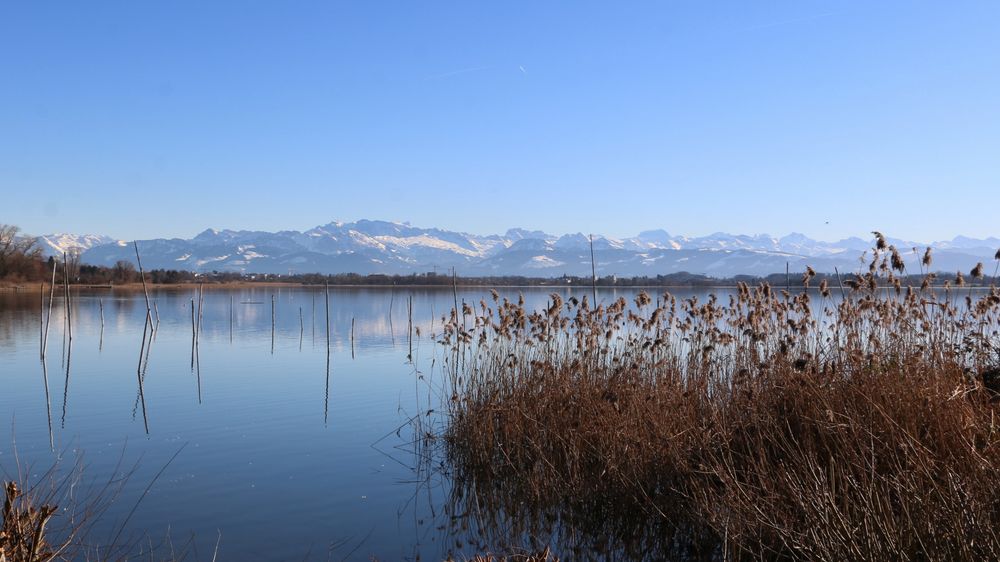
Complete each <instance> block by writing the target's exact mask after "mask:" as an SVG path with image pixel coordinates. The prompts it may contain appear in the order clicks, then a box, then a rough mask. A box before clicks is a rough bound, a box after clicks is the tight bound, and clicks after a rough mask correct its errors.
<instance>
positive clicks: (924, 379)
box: [441, 235, 1000, 560]
mask: <svg viewBox="0 0 1000 562" xmlns="http://www.w3.org/2000/svg"><path fill="white" fill-rule="evenodd" d="M871 258H872V259H871V261H870V262H869V263H868V268H867V271H863V272H860V273H858V274H857V275H855V276H853V277H852V278H851V279H848V280H846V281H845V282H844V286H845V287H837V288H831V287H829V286H828V285H827V284H826V283H825V282H824V283H822V284H821V285H820V286H818V287H816V288H815V289H813V290H808V289H809V284H810V282H811V280H812V278H813V276H814V273H813V272H812V270H807V272H806V273H805V275H804V276H803V279H802V284H803V285H804V286H805V287H806V289H807V290H803V291H797V292H796V294H790V293H789V292H786V291H777V290H775V289H773V288H772V287H770V286H768V285H766V284H764V285H760V286H757V287H750V286H747V285H745V284H744V285H740V286H739V288H738V290H737V291H735V292H734V294H732V295H731V296H730V297H729V298H728V302H720V301H719V299H717V298H716V297H714V296H712V297H709V298H708V300H707V301H705V302H701V301H699V300H698V299H696V298H690V299H685V300H678V299H677V298H675V297H674V296H672V295H670V294H669V293H664V294H663V295H660V296H659V297H658V298H656V300H655V302H654V298H653V297H652V296H649V295H647V294H645V293H641V294H639V295H638V297H637V298H635V301H634V302H632V303H629V302H626V301H625V300H624V299H618V300H617V301H615V302H612V303H610V304H607V305H605V304H600V305H598V306H594V305H593V303H590V302H588V299H587V298H586V297H584V298H583V299H581V300H577V299H576V298H570V299H568V300H567V301H564V300H563V299H562V297H561V296H560V295H558V294H553V295H552V297H551V301H550V303H549V306H548V308H547V309H546V310H543V311H531V310H527V309H526V308H525V306H524V303H523V300H522V301H520V302H510V301H508V300H507V299H501V298H500V297H499V295H498V294H496V293H495V292H494V293H493V298H492V301H491V302H487V301H485V300H484V301H482V302H480V303H479V306H478V307H477V309H476V310H473V309H472V308H471V307H468V306H466V307H463V310H460V311H457V310H453V311H452V313H451V318H450V320H449V321H448V322H447V324H446V325H445V328H444V334H443V336H442V340H441V341H442V343H443V344H445V345H447V346H448V349H449V351H450V356H449V358H448V360H447V363H448V365H447V369H448V372H449V374H450V379H451V381H450V382H451V389H452V393H451V396H450V399H449V408H448V411H449V417H450V423H449V426H448V429H447V430H446V432H445V437H446V449H447V455H448V460H449V464H450V466H451V467H452V470H453V471H454V476H455V486H454V487H453V491H452V494H453V497H452V500H453V504H454V505H453V509H454V510H455V511H456V512H457V513H462V512H465V513H468V514H469V515H470V516H472V517H473V518H475V519H476V523H475V525H474V527H475V529H476V530H475V531H474V532H473V533H472V534H474V535H475V537H476V538H475V540H476V541H480V542H481V543H482V545H490V544H493V545H496V544H498V543H502V542H507V543H519V544H522V545H523V544H524V543H529V544H528V545H527V547H528V548H539V546H540V545H542V544H545V543H547V542H552V541H554V542H555V543H556V544H558V545H559V546H561V547H563V549H564V550H566V551H567V552H559V554H560V556H563V557H568V558H572V559H579V558H587V557H592V558H605V557H615V556H618V557H622V558H635V559H661V558H665V557H676V558H684V559H725V560H740V559H768V560H796V559H808V560H843V559H855V560H859V559H864V560H888V559H893V560H895V559H923V560H945V559H947V560H982V559H1000V533H998V531H997V530H996V528H995V523H996V522H997V521H1000V448H998V446H997V443H998V440H1000V419H997V416H996V409H997V396H998V394H997V393H998V391H1000V345H998V344H1000V336H998V332H997V329H998V326H1000V291H998V290H997V289H990V290H989V291H988V292H985V293H981V294H978V295H977V294H974V293H972V291H971V290H970V289H966V288H964V287H963V286H962V285H963V284H964V279H963V276H962V275H958V276H957V277H956V280H955V283H948V284H946V287H945V288H944V289H943V290H933V289H930V288H929V285H930V282H931V281H932V276H930V275H929V276H928V277H927V278H926V279H925V283H924V286H923V287H921V288H916V287H903V286H902V285H901V283H900V281H899V276H901V275H903V274H905V271H904V269H903V268H904V265H903V263H902V260H901V259H898V252H896V250H895V248H892V247H891V246H888V245H887V244H885V242H884V238H883V237H882V236H881V235H877V241H876V247H875V248H874V249H873V252H872V254H871ZM925 261H926V262H927V263H925V265H926V266H927V267H928V268H929V267H930V256H929V255H928V257H927V259H926V260H925ZM928 270H929V269H928ZM981 270H982V268H981V267H977V269H976V270H973V271H972V272H971V275H972V276H976V275H977V274H978V275H981ZM569 554H571V556H569Z"/></svg>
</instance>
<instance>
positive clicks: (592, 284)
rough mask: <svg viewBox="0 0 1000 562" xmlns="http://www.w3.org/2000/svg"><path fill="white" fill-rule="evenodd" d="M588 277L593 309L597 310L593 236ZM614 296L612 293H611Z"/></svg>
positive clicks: (591, 236) (595, 261) (591, 238)
mask: <svg viewBox="0 0 1000 562" xmlns="http://www.w3.org/2000/svg"><path fill="white" fill-rule="evenodd" d="M590 277H591V287H592V288H593V291H594V308H597V260H596V259H594V235H593V234H591V235H590ZM612 294H614V291H612Z"/></svg>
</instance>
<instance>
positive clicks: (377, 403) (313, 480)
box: [0, 286, 706, 560]
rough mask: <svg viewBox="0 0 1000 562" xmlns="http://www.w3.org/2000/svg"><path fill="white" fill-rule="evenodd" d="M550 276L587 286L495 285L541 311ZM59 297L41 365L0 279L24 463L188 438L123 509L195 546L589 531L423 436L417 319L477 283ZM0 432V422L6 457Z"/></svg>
mask: <svg viewBox="0 0 1000 562" xmlns="http://www.w3.org/2000/svg"><path fill="white" fill-rule="evenodd" d="M553 290H558V291H559V292H560V293H562V294H563V295H564V298H567V299H568V298H569V297H570V296H573V295H576V296H577V297H582V295H584V294H589V293H590V289H589V288H586V289H563V288H560V289H505V290H501V291H500V292H501V294H502V296H503V297H507V298H509V299H511V300H513V301H516V300H517V299H518V296H519V293H523V295H524V298H525V301H526V305H527V306H528V307H530V308H535V309H541V308H543V307H545V306H546V304H547V301H548V300H549V293H550V292H552V291H553ZM678 293H679V294H678V296H680V297H687V296H692V295H698V296H699V298H702V299H704V298H705V297H706V293H705V292H694V291H687V292H684V291H681V292H678ZM632 295H634V292H633V291H606V292H601V293H600V298H601V299H602V300H604V301H606V302H610V301H611V300H614V299H616V298H618V297H619V296H626V297H627V298H631V296H632ZM74 297H75V298H73V299H71V301H70V304H71V307H72V311H69V310H64V308H65V303H64V299H63V298H61V297H60V296H59V295H58V294H57V295H56V297H55V299H53V302H52V303H51V304H52V316H51V320H50V321H49V324H50V325H49V330H50V333H49V335H48V338H49V342H48V344H47V347H48V354H49V357H48V360H47V361H46V360H45V359H43V360H42V361H41V365H39V364H38V363H37V361H38V359H39V346H40V345H46V344H44V343H41V344H40V341H39V340H40V338H44V329H43V328H41V326H43V320H44V318H43V316H44V315H43V311H42V305H41V300H40V298H39V295H38V294H37V293H35V294H17V295H15V294H8V293H3V294H0V379H2V385H3V392H0V417H4V418H6V419H8V420H10V419H12V418H13V417H14V414H15V412H16V416H17V428H16V429H17V442H18V445H19V448H21V449H22V450H23V451H24V454H25V456H26V457H30V458H32V459H33V460H34V461H35V462H37V463H40V464H42V463H44V461H46V460H47V459H50V458H51V456H52V454H53V453H52V451H54V450H59V449H60V448H62V447H66V446H69V445H70V444H72V446H73V447H74V448H76V449H79V450H81V451H84V452H86V454H88V455H89V456H88V462H89V464H88V470H91V471H93V472H94V475H95V477H101V476H103V474H104V473H110V472H112V471H113V470H114V460H116V459H117V458H118V457H117V456H116V455H115V454H111V451H116V452H117V451H120V450H121V448H122V447H123V446H124V443H125V442H126V441H128V448H129V449H130V451H132V452H133V453H134V454H135V455H136V456H139V455H143V456H144V458H146V459H148V460H147V461H145V462H146V463H147V464H146V465H145V466H143V467H141V469H140V473H139V474H138V475H137V477H136V478H135V486H137V487H138V486H140V485H144V484H145V483H148V481H149V480H148V479H147V480H145V481H143V478H142V476H143V475H145V476H147V477H149V478H152V476H153V475H155V473H156V471H157V470H159V469H160V468H161V467H162V466H163V464H164V463H165V462H166V461H167V459H168V458H169V456H170V455H171V454H172V453H173V452H174V451H176V450H177V448H178V447H179V446H180V444H182V443H187V442H189V443H190V445H189V446H188V447H187V448H186V449H185V450H184V452H183V454H182V455H180V456H178V457H177V459H176V460H175V461H174V464H173V465H171V467H170V470H169V471H168V472H167V473H165V476H164V479H162V480H160V481H158V482H157V486H156V487H155V488H153V489H152V490H151V492H150V496H149V497H148V498H147V499H146V500H144V504H143V508H142V509H141V510H139V511H137V512H136V514H135V516H134V518H133V520H132V521H131V523H130V524H132V525H135V527H136V528H139V529H150V530H152V531H153V532H158V531H160V530H162V529H166V528H167V527H168V526H173V528H175V529H177V528H179V529H181V530H182V532H183V533H188V532H190V533H193V534H194V536H195V537H196V541H197V542H198V543H199V544H197V547H198V549H199V550H203V551H211V549H212V548H213V547H214V544H215V541H216V536H217V530H219V529H221V530H222V536H223V539H222V548H221V554H222V555H224V557H225V558H228V559H289V558H303V557H304V556H305V553H306V552H307V551H308V550H309V549H310V545H329V544H330V543H331V542H337V541H344V543H345V544H349V545H350V547H349V548H347V549H346V550H347V551H350V550H351V549H353V548H355V547H358V548H357V550H356V552H354V553H353V554H350V555H348V554H347V552H345V551H341V552H340V554H339V555H335V556H334V558H335V559H339V558H343V557H344V556H347V558H348V559H356V560H368V559H369V557H370V556H371V555H377V556H378V557H379V558H380V559H384V560H392V559H402V558H406V557H410V558H412V557H414V556H415V554H417V553H419V554H420V555H421V557H422V558H424V559H439V558H442V557H443V555H446V554H447V553H448V552H458V553H462V552H465V553H468V552H471V549H472V548H473V547H474V546H476V545H478V544H481V543H489V544H493V545H501V543H502V542H504V540H510V539H509V537H511V536H520V535H518V533H522V532H523V533H522V534H527V535H529V536H533V537H536V538H537V539H538V543H539V544H541V542H543V541H544V540H546V539H547V538H550V537H554V538H552V539H551V540H557V541H559V542H560V544H572V541H574V540H577V541H582V542H580V545H581V547H580V548H596V546H597V545H594V544H588V543H586V541H584V540H583V539H582V538H580V537H582V536H583V535H585V534H587V533H585V532H584V530H586V529H587V528H588V527H587V526H588V521H587V520H585V519H580V520H574V521H567V520H566V519H565V518H563V519H559V517H556V518H555V519H556V523H557V524H556V525H555V526H554V527H552V528H551V529H549V528H546V527H544V526H543V527H536V526H535V524H536V523H538V524H541V523H545V522H547V521H548V520H549V519H552V518H553V514H546V513H544V512H541V513H538V514H535V515H532V514H531V513H528V512H515V511H513V507H514V506H511V505H507V504H504V503H502V502H501V499H500V498H491V497H490V496H489V495H488V489H489V488H488V485H487V484H488V483H487V482H485V481H482V480H473V479H470V478H469V477H467V476H466V475H462V477H461V478H459V479H458V480H456V481H455V482H457V484H455V485H453V480H452V474H451V473H450V470H449V469H448V468H447V466H446V464H447V463H446V459H445V458H444V457H443V455H442V454H441V453H442V451H441V450H440V444H439V443H438V442H437V441H436V440H435V439H433V436H434V435H438V434H440V433H441V430H442V429H443V427H444V424H445V423H447V419H445V418H444V417H442V415H441V412H442V411H443V409H442V408H441V405H442V404H443V403H444V401H445V400H447V397H448V393H447V391H446V388H445V378H444V377H443V376H441V374H440V366H441V364H442V362H443V361H444V358H445V356H446V355H447V354H448V353H449V352H448V351H447V350H446V349H445V348H444V347H443V346H440V345H435V344H434V339H435V338H436V337H437V336H439V335H440V334H436V333H435V332H438V331H440V329H441V325H442V318H443V317H444V316H446V315H447V314H448V312H449V311H450V310H451V308H452V307H453V306H455V305H456V304H457V305H458V306H459V307H462V306H463V305H468V306H473V307H477V306H479V303H480V301H482V300H483V299H488V298H489V295H488V290H485V289H478V288H477V289H471V290H463V289H460V290H458V291H454V292H453V291H452V290H451V289H450V288H446V289H443V290H441V289H421V288H414V289H412V290H409V289H399V288H397V289H367V288H351V289H345V288H330V289H329V291H327V290H326V288H324V287H314V288H313V287H309V288H298V287H283V286H281V287H264V286H260V287H256V286H255V287H250V288H245V289H238V290H228V289H220V288H216V287H211V286H206V287H203V288H200V289H199V288H197V287H189V286H185V287H169V288H155V289H153V290H151V292H150V294H149V298H150V308H151V312H150V309H147V307H146V305H145V297H144V295H143V293H142V292H141V291H139V292H129V291H121V290H113V291H108V290H94V291H88V290H80V291H79V292H77V293H75V294H74ZM46 301H47V297H46ZM272 303H273V307H272ZM48 304H49V303H48V302H46V303H45V307H46V308H47V307H48ZM70 315H71V317H72V319H73V324H72V330H73V336H74V337H73V338H72V340H70V338H69V326H67V323H66V318H67V317H69V316H70ZM306 324H309V328H310V329H309V330H308V332H309V334H310V341H309V344H310V345H305V343H306V342H305V334H306V332H307V330H305V325H306ZM51 338H62V339H63V340H64V342H65V344H64V347H63V348H62V349H61V351H62V353H61V359H60V362H58V364H59V365H60V371H59V373H58V375H62V378H63V379H64V386H63V400H62V408H61V412H60V413H59V414H55V415H59V416H60V420H59V423H58V424H56V423H55V422H54V420H53V419H52V418H53V415H54V414H53V412H52V404H51V400H52V398H51V396H50V388H49V381H48V378H49V367H48V365H49V364H52V365H53V368H52V370H53V371H54V370H55V363H53V362H54V356H52V354H54V353H55V352H56V350H57V349H59V345H58V343H57V342H56V341H54V340H52V339H51ZM43 341H44V339H43ZM153 348H155V351H156V353H153ZM203 364H204V365H205V369H202V368H201V367H202V365H203ZM58 375H57V376H58ZM38 376H41V377H42V381H43V385H42V387H43V388H41V389H39V385H38V379H37V377H38ZM192 379H194V380H192ZM56 384H58V382H56ZM56 392H58V390H56ZM321 394H322V396H321ZM43 397H44V399H45V401H46V404H45V407H44V408H43V407H42V404H41V403H40V402H41V398H43ZM56 400H58V398H56ZM56 407H57V408H58V407H59V406H58V405H57V406H56ZM140 417H141V423H140ZM9 434H10V432H0V435H5V437H0V453H3V454H2V455H0V464H4V466H5V467H6V463H7V460H6V459H8V458H10V457H9V455H8V452H9V451H11V450H12V446H11V441H10V435H9ZM102 471H103V472H102ZM143 471H145V472H143ZM138 491H139V492H141V491H142V489H141V488H139V489H138ZM470 498H478V501H471V500H470ZM261 506H268V507H267V509H266V510H262V509H261ZM114 509H115V508H112V509H111V510H110V511H109V517H111V518H112V519H113V518H114V515H115V511H114ZM122 509H124V508H122ZM470 514H475V517H471V516H470ZM515 514H516V516H515ZM119 515H121V514H120V513H119ZM638 519H640V518H639V517H638V516H637V520H638ZM504 521H506V522H504ZM598 522H600V518H599V517H597V520H596V521H595V523H598ZM604 524H605V525H611V523H610V522H604ZM621 524H624V523H621ZM517 525H523V526H524V528H523V529H522V528H521V527H517ZM439 527H440V528H439ZM571 530H573V532H571ZM593 530H594V531H595V532H600V531H606V532H610V531H612V530H613V529H611V528H609V527H605V528H601V527H595V528H594V529H593ZM625 531H627V529H623V530H622V532H623V533H624V532H625ZM574 533H576V534H574ZM470 535H471V536H470ZM578 535H579V536H578ZM476 537H478V538H476ZM505 537H506V538H505ZM473 538H476V540H473ZM457 540H460V541H461V543H462V546H461V547H459V546H457V545H456V542H455V541H457ZM359 543H360V546H359ZM608 548H609V549H612V550H613V549H614V548H615V547H614V546H613V545H609V547H608ZM319 550H322V549H320V548H319V547H314V548H313V550H312V551H313V552H314V553H315V552H317V551H319ZM320 558H325V555H324V556H321V557H320Z"/></svg>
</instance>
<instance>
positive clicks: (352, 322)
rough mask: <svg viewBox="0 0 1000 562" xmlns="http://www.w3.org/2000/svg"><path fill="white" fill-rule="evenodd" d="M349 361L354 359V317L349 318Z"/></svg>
mask: <svg viewBox="0 0 1000 562" xmlns="http://www.w3.org/2000/svg"><path fill="white" fill-rule="evenodd" d="M351 359H354V317H353V316H352V317H351Z"/></svg>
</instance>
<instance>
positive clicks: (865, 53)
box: [0, 0, 1000, 241]
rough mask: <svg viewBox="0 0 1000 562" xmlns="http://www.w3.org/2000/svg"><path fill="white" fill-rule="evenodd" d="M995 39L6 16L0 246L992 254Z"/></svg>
mask: <svg viewBox="0 0 1000 562" xmlns="http://www.w3.org/2000/svg"><path fill="white" fill-rule="evenodd" d="M998 30H1000V3H998V2H995V1H990V2H961V1H955V2H913V1H905V2H889V1H886V2H882V1H879V2H872V1H870V0H866V1H863V2H842V1H838V2H821V1H806V0H797V1H759V2H757V1H754V2H747V1H743V0H740V1H732V2H709V1H704V0H692V1H684V2H669V1H656V2H641V3H640V2H610V1H603V2H582V1H572V2H539V1H531V2H514V1H509V0H507V1H503V2H470V1H458V2H450V3H445V2H378V1H375V0H371V1H359V2H333V1H323V2H297V1H280V2H278V1H276V2H253V1H246V0H242V1H238V2H221V1H211V2H207V1H198V2H181V1H170V2H166V1H163V2H153V1H143V2H135V1H121V2H100V1H96V0H88V1H83V2H81V1H71V2H4V3H2V4H0V223H13V224H17V225H19V226H21V227H22V229H23V230H25V231H27V232H30V233H34V234H42V233H49V232H76V233H99V234H109V235H112V236H116V237H122V238H151V237H169V236H184V237H187V236H192V235H194V234H196V233H197V232H199V231H201V230H203V229H204V228H207V227H215V228H234V229H261V230H279V229H307V228H311V227H313V226H316V225H318V224H324V223H327V222H329V221H331V220H348V221H349V220H355V219H361V218H370V219H386V220H400V221H410V222H412V223H413V224H415V225H418V226H437V227H442V228H447V229H453V230H462V231H467V232H473V233H492V232H503V231H504V230H506V229H507V228H508V227H514V226H520V227H525V228H531V229H543V230H546V231H549V232H552V233H555V234H561V233H565V232H577V231H583V232H591V231H592V232H598V233H605V234H608V235H612V236H628V235H633V234H635V233H637V232H638V231H640V230H644V229H652V228H664V229H666V230H668V231H669V232H671V233H676V234H689V235H702V234H707V233H710V232H714V231H720V230H721V231H727V232H734V233H746V234H754V233H762V232H766V233H771V234H776V235H780V234H785V233H787V232H790V231H798V232H803V233H805V234H807V235H810V236H813V237H816V238H821V239H828V240H832V239H836V238H840V237H843V236H848V235H865V234H866V233H867V232H868V231H869V230H872V229H876V228H877V229H880V230H883V231H885V232H886V233H887V234H890V235H892V236H897V237H901V238H910V239H915V240H921V241H929V240H935V239H942V238H951V237H952V236H954V235H955V234H966V235H970V236H978V237H983V236H987V235H998V234H1000V221H998V217H1000V31H998ZM827 222H829V224H827Z"/></svg>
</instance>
